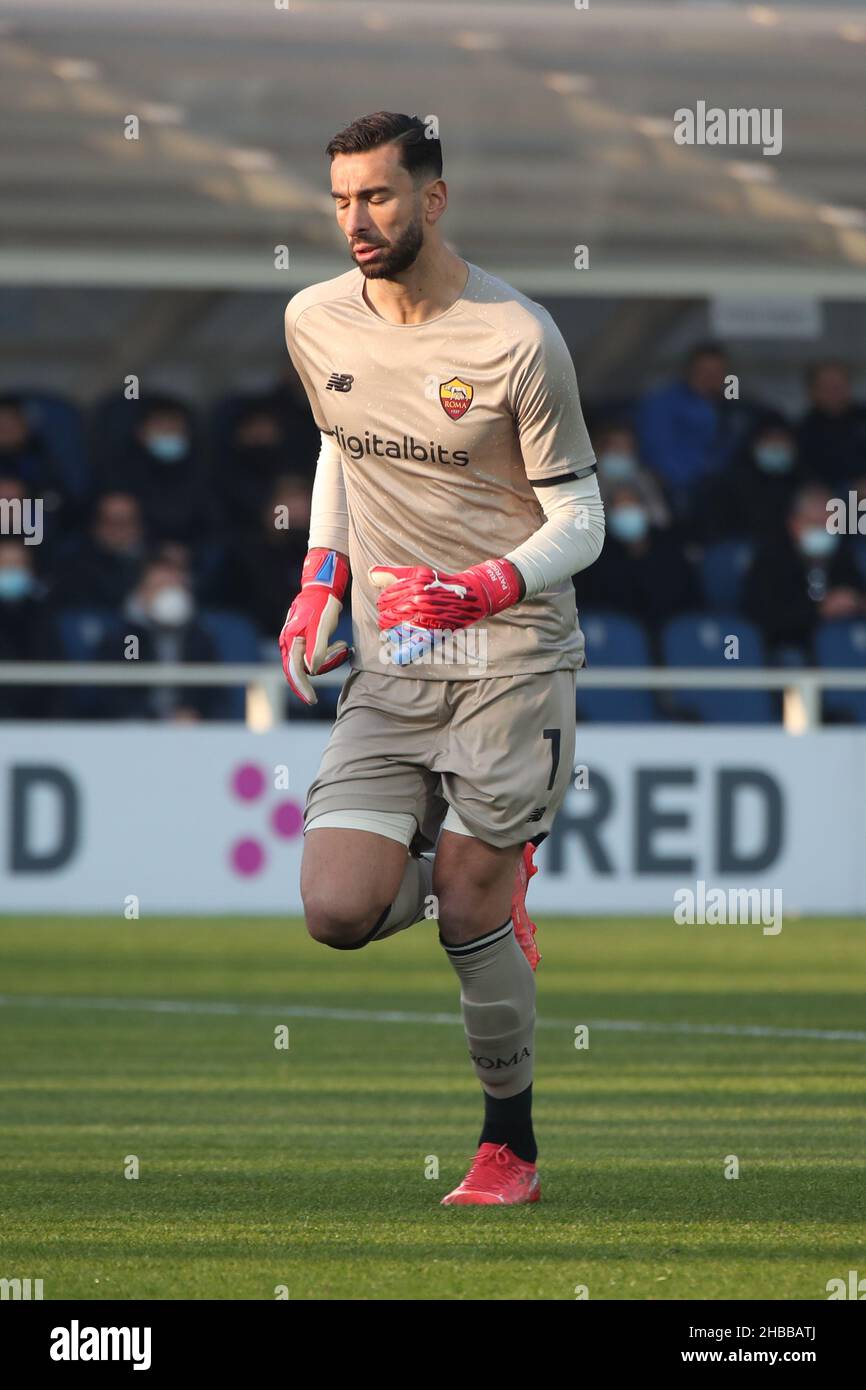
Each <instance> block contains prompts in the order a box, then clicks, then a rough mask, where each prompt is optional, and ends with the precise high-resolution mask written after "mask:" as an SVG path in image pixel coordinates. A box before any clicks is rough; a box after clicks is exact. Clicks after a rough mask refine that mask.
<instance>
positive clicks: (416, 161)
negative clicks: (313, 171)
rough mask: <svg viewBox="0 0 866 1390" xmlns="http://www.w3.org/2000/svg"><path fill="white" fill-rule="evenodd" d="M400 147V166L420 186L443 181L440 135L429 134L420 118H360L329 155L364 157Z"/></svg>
mask: <svg viewBox="0 0 866 1390" xmlns="http://www.w3.org/2000/svg"><path fill="white" fill-rule="evenodd" d="M392 144H393V145H399V147H400V163H401V164H402V165H403V168H404V169H406V170H407V171H408V172H409V173H410V174H411V175H412V178H413V179H414V180H415V182H416V183H420V182H421V179H422V178H424V177H426V178H430V179H441V177H442V144H441V141H440V140H439V137H438V135H437V136H433V135H432V134H430V133H428V127H427V125H425V123H424V122H423V121H422V120H421V118H420V116H403V115H401V114H400V113H399V112H398V111H375V112H374V113H373V115H372V116H359V117H358V119H357V120H356V121H353V122H352V124H351V125H347V126H346V129H345V130H341V131H340V132H339V133H338V134H337V135H335V136H334V137H333V139H332V140H329V141H328V144H327V146H326V148H325V153H326V154H327V155H330V157H331V159H333V158H334V155H337V154H364V153H365V152H366V151H367V150H376V149H378V148H379V146H380V145H392Z"/></svg>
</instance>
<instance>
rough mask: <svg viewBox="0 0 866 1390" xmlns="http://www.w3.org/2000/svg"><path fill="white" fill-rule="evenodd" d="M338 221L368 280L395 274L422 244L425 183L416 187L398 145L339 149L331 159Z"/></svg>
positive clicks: (386, 277)
mask: <svg viewBox="0 0 866 1390" xmlns="http://www.w3.org/2000/svg"><path fill="white" fill-rule="evenodd" d="M331 192H332V194H333V197H334V206H335V208H336V211H337V225H338V226H339V228H340V231H341V232H342V233H343V235H344V236H345V238H346V240H347V242H348V243H349V252H350V254H351V256H352V259H353V260H354V262H355V264H356V265H357V266H358V267H359V269H360V270H361V271H362V272H363V274H364V275H365V276H366V278H367V279H368V280H388V279H393V278H394V276H395V275H399V274H400V273H401V272H402V271H404V270H408V269H409V267H410V266H411V265H413V264H414V262H415V261H416V260H417V259H418V253H419V252H420V250H421V247H422V246H423V244H424V211H423V186H422V187H420V188H416V186H415V183H414V181H413V179H412V176H411V174H409V173H408V171H407V170H406V169H404V168H403V166H402V164H401V163H400V153H399V150H398V149H397V146H396V145H381V146H380V147H379V148H378V149H376V150H367V151H366V152H365V153H364V154H338V155H335V156H334V159H333V161H332V163H331Z"/></svg>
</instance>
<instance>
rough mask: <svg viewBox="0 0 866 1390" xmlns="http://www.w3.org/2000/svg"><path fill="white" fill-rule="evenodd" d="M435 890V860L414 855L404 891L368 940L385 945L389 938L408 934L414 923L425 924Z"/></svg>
mask: <svg viewBox="0 0 866 1390" xmlns="http://www.w3.org/2000/svg"><path fill="white" fill-rule="evenodd" d="M432 890H433V861H432V859H426V858H425V857H424V856H423V855H419V856H418V857H415V856H413V855H410V856H409V858H408V859H407V861H406V869H405V872H404V874H403V878H402V881H401V883H400V887H399V888H398V889H397V896H396V898H395V899H394V901H393V902H392V904H391V906H390V908H389V909H388V915H387V917H386V918H385V920H384V922H383V923H382V925H381V926H380V927H379V928H378V930H377V931H375V932H374V933H373V934H372V936H370V937H369V938H368V940H370V941H382V940H384V938H385V937H386V936H395V935H396V934H397V932H399V931H405V930H406V928H407V927H411V926H412V925H413V923H415V922H420V921H422V920H423V919H424V909H425V908H426V907H427V905H428V904H427V899H428V898H429V897H430V896H431V894H432ZM431 920H435V913H433V914H432V915H431Z"/></svg>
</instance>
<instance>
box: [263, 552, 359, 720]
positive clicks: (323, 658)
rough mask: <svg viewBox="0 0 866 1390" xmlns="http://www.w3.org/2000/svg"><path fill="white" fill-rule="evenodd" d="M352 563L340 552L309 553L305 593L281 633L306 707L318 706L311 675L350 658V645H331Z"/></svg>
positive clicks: (287, 664) (291, 676) (289, 672)
mask: <svg viewBox="0 0 866 1390" xmlns="http://www.w3.org/2000/svg"><path fill="white" fill-rule="evenodd" d="M348 582H349V564H348V561H347V560H346V557H345V556H344V555H340V554H338V552H337V551H336V550H325V549H324V548H321V547H319V548H316V549H314V550H310V551H308V552H307V558H306V560H305V561H304V568H303V569H302V571H301V592H300V593H299V594H298V596H297V598H296V599H295V600H294V602H293V604H292V606H291V608H290V609H289V611H288V613H287V614H286V621H285V625H284V627H283V630H282V632H281V633H280V651H281V653H282V657H283V670H284V671H285V673H286V680H287V681H288V682H289V685H290V686H291V687H292V690H293V691H294V692H295V694H296V695H297V696H298V699H300V700H303V702H304V704H305V705H315V704H317V703H318V701H317V699H316V694H315V691H314V690H313V687H312V685H311V684H310V681H309V678H308V677H309V676H310V675H313V676H320V675H322V673H323V672H324V671H333V669H334V667H335V666H341V665H342V663H343V662H344V661H346V660H347V658H348V656H349V647H348V643H346V642H334V643H333V644H332V645H331V646H328V642H329V640H330V638H331V635H332V633H333V631H334V628H335V627H336V626H337V620H338V618H339V616H340V613H341V611H342V608H343V604H342V598H343V595H344V594H345V592H346V585H347V584H348Z"/></svg>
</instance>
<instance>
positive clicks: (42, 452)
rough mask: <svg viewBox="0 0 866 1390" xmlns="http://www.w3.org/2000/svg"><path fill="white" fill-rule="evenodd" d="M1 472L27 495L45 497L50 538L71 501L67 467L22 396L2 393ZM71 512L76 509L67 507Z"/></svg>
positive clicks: (0, 425) (29, 496) (44, 505)
mask: <svg viewBox="0 0 866 1390" xmlns="http://www.w3.org/2000/svg"><path fill="white" fill-rule="evenodd" d="M0 475H2V477H3V478H4V479H6V478H14V479H16V480H17V481H18V483H19V484H20V485H21V486H22V487H23V489H24V493H23V496H26V497H28V498H32V499H33V500H34V501H35V500H36V498H41V500H42V506H43V511H44V514H45V523H44V525H45V530H46V532H47V534H48V537H49V539H50V538H51V537H52V536H53V534H54V533H55V532H56V530H57V529H58V526H59V524H60V518H61V516H62V514H63V511H64V506H65V505H66V504H69V498H68V497H67V496H66V485H65V480H64V476H63V469H62V468H61V466H60V463H59V461H58V460H57V459H56V458H55V457H54V455H53V454H52V452H51V450H50V449H49V447H48V443H47V441H46V440H45V439H44V437H43V435H42V433H41V431H40V430H38V429H36V428H35V426H34V425H33V424H32V423H31V421H30V418H29V416H28V413H27V406H26V402H25V400H24V398H23V397H22V396H15V395H6V396H0ZM67 511H73V512H74V508H72V507H71V506H67Z"/></svg>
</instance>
